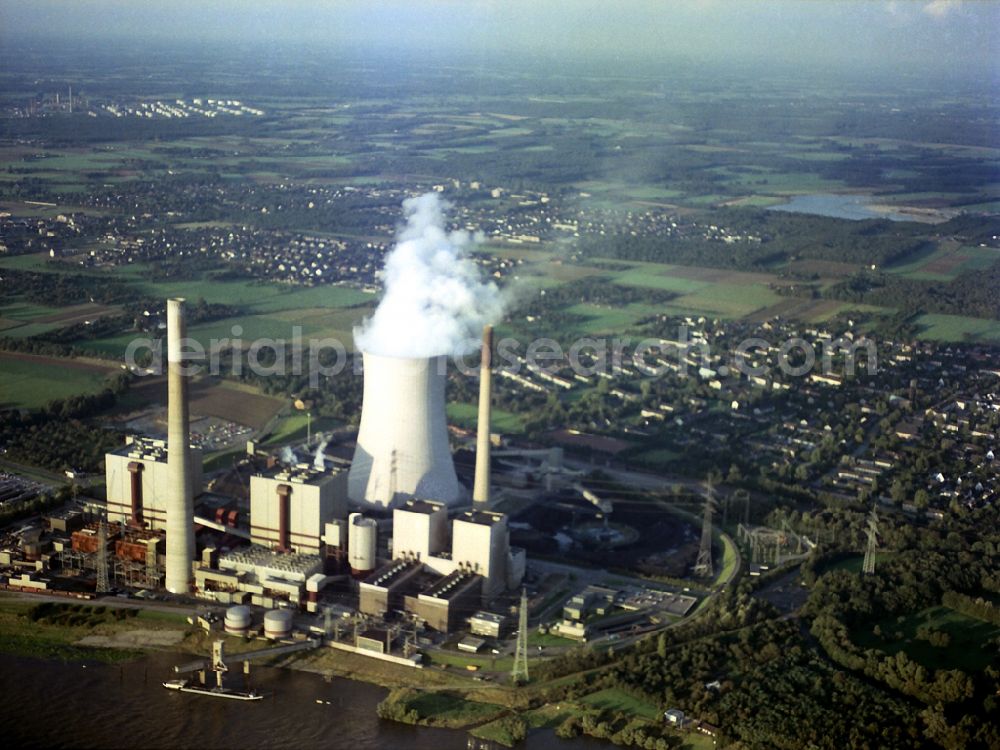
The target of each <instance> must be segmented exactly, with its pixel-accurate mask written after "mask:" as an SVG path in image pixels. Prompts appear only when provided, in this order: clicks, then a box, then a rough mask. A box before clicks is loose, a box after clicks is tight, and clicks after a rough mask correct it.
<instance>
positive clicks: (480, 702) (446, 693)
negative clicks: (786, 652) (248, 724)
mask: <svg viewBox="0 0 1000 750" xmlns="http://www.w3.org/2000/svg"><path fill="white" fill-rule="evenodd" d="M148 606H149V609H143V608H141V605H137V604H136V603H135V602H131V601H128V602H126V601H124V600H123V601H121V602H110V601H109V602H106V603H102V602H99V601H98V602H94V603H89V602H88V603H84V602H74V601H47V600H44V599H42V600H41V601H38V600H34V601H33V600H32V599H30V598H27V597H24V596H23V595H0V654H6V655H8V656H9V655H14V656H18V657H31V658H36V659H43V660H47V661H50V662H54V663H63V664H66V665H67V666H69V665H71V664H72V663H74V662H84V663H86V662H103V663H105V664H108V665H115V664H118V665H120V667H119V668H120V669H122V670H124V669H126V668H127V667H128V665H130V664H133V663H136V662H148V661H150V660H153V661H155V662H157V663H158V662H160V661H163V660H164V658H165V655H166V654H171V655H172V656H171V657H170V658H172V659H178V655H180V654H183V655H195V656H202V657H204V656H206V655H208V654H209V653H211V648H212V642H213V641H215V640H217V639H218V638H219V637H220V633H219V632H218V631H211V632H209V631H205V630H203V629H201V628H198V627H194V626H191V625H189V624H188V623H187V622H186V615H185V614H184V613H183V611H182V610H179V609H171V608H169V607H167V606H165V605H162V604H155V605H154V604H151V605H148ZM263 647H264V646H263V644H262V643H261V642H260V641H258V640H257V639H246V638H237V637H232V636H229V637H226V650H227V652H229V653H232V654H236V653H241V652H244V651H254V650H259V649H261V648H263ZM589 651H590V650H583V651H581V652H580V654H578V655H577V657H571V656H570V655H569V654H564V655H562V656H560V657H557V661H559V660H566V662H567V664H572V665H578V666H576V667H575V668H570V669H569V670H568V671H567V669H566V668H562V669H560V670H556V671H555V672H553V674H552V676H551V677H548V676H546V671H547V670H545V668H544V663H542V662H538V663H537V664H536V668H537V669H538V670H539V671H538V672H536V673H535V674H536V675H537V676H536V678H535V681H534V682H532V683H530V684H528V685H524V686H520V687H515V686H512V685H507V684H501V683H499V680H501V679H504V676H503V675H502V674H500V673H497V674H494V675H492V677H493V679H489V680H484V679H482V673H481V672H477V673H475V674H473V673H472V672H468V671H466V670H465V669H461V668H458V667H455V666H454V665H449V664H447V663H443V662H438V663H436V664H435V663H433V661H432V660H430V661H431V663H430V665H429V666H427V667H425V668H424V669H414V668H411V667H404V666H402V665H398V664H393V663H390V662H385V661H380V660H377V659H371V658H366V657H364V656H362V655H359V654H353V653H349V652H345V651H342V650H339V649H332V648H319V649H314V650H311V651H307V652H299V653H296V654H289V655H287V656H279V657H276V658H274V659H271V660H269V661H265V662H262V663H261V665H260V666H257V665H255V667H254V673H255V674H256V673H257V672H259V671H265V672H267V671H270V670H272V669H275V668H276V669H277V670H278V671H279V672H285V673H289V674H291V673H300V674H303V675H309V676H311V677H314V678H316V677H318V678H320V679H321V681H322V682H323V683H327V684H329V683H334V682H337V681H340V680H343V681H345V682H346V681H351V683H353V684H358V683H365V684H366V685H368V686H371V688H373V689H379V690H382V691H388V693H387V694H385V693H383V694H382V695H381V697H380V699H379V701H377V702H376V703H375V704H374V705H373V706H372V707H371V712H372V714H373V715H375V718H376V719H379V718H381V719H385V720H391V722H394V723H399V724H403V725H410V726H414V727H422V728H427V729H434V730H453V731H456V730H457V731H458V732H460V733H462V734H463V736H466V735H471V736H473V737H477V738H480V739H483V740H487V741H490V742H494V743H497V744H500V745H506V746H514V745H516V744H519V743H520V742H522V741H523V740H524V738H525V737H527V738H529V739H530V738H532V737H537V736H538V735H539V734H545V735H547V736H548V737H550V738H552V739H553V740H554V732H558V733H559V735H560V736H563V737H579V736H580V735H582V734H592V735H595V736H598V737H603V738H610V737H611V736H612V732H611V731H610V730H609V729H608V728H609V727H615V726H618V725H620V726H621V727H623V728H624V727H629V728H630V729H629V731H631V732H634V731H636V730H640V729H641V730H642V732H643V733H644V734H645V736H650V737H653V738H654V739H658V738H659V737H661V736H663V731H664V730H663V727H662V720H661V719H660V711H659V709H658V708H657V707H656V706H653V705H646V704H642V705H639V704H638V703H637V702H636V701H635V700H634V699H631V698H628V697H627V696H624V695H618V694H617V693H616V692H615V691H614V690H612V691H610V692H609V691H608V690H607V689H604V690H602V689H601V687H602V686H600V685H598V682H599V678H600V676H601V675H602V674H603V673H604V672H605V671H606V670H607V669H608V668H609V667H610V665H608V664H605V663H603V660H601V659H598V660H597V662H596V663H595V662H594V661H593V654H591V655H590V656H587V654H588V653H589ZM181 660H182V659H181ZM174 663H176V662H174ZM84 666H86V664H84ZM172 666H173V664H169V665H168V666H164V667H163V670H164V675H165V674H167V673H168V672H169V669H170V667H172ZM477 677H478V679H477ZM229 679H238V677H234V676H232V675H231V676H230V678H229ZM153 680H154V682H155V683H156V684H158V683H159V681H162V680H161V679H160V678H159V677H154V678H153ZM351 683H347V684H351ZM595 695H597V696H603V697H601V699H600V700H597V699H593V697H594V696H595ZM609 695H610V696H611V698H610V699H609V698H608V696H609ZM274 699H275V701H280V700H282V698H281V696H280V695H279V694H277V693H276V694H275V697H274ZM597 719H601V721H597ZM675 737H676V735H675ZM601 744H602V745H603V743H601ZM688 744H689V745H690V744H691V743H688ZM531 745H532V743H531V742H530V741H529V742H528V746H529V747H530V746H531ZM542 746H544V747H547V746H548V745H542ZM691 746H693V747H694V746H696V745H691Z"/></svg>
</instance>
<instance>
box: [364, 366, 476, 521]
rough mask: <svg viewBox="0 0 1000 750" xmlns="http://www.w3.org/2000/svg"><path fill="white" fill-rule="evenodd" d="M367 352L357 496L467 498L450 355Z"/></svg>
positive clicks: (390, 501)
mask: <svg viewBox="0 0 1000 750" xmlns="http://www.w3.org/2000/svg"><path fill="white" fill-rule="evenodd" d="M363 354H364V365H365V387H364V400H363V402H362V405H361V425H360V427H359V428H358V445H357V448H355V450H354V461H353V462H352V463H351V471H350V474H349V475H348V480H347V495H348V497H349V498H350V500H351V502H353V503H354V504H355V505H358V506H360V507H363V508H380V509H388V508H390V507H395V506H398V505H400V504H401V503H403V502H405V501H406V500H407V499H409V498H412V497H419V498H421V499H424V500H437V501H438V502H442V503H444V504H446V505H456V504H457V503H459V502H461V501H462V499H463V496H462V492H461V489H460V487H459V484H458V478H457V477H456V476H455V465H454V464H453V463H452V459H451V448H450V447H449V445H448V427H447V423H446V421H445V411H444V385H445V366H446V360H445V358H444V357H432V358H427V359H410V358H406V357H386V356H382V355H376V354H371V353H369V352H364V353H363Z"/></svg>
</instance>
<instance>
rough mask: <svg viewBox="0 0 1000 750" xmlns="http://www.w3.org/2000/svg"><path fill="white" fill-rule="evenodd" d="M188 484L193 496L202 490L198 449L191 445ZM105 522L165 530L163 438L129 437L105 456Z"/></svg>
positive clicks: (166, 480) (166, 484)
mask: <svg viewBox="0 0 1000 750" xmlns="http://www.w3.org/2000/svg"><path fill="white" fill-rule="evenodd" d="M190 451H191V471H190V472H189V473H188V483H189V485H190V491H191V495H192V497H194V496H197V495H200V494H201V492H202V469H201V450H200V449H197V448H193V447H192V448H190ZM104 466H105V469H104V477H105V481H106V483H107V492H108V521H111V522H118V523H123V524H127V525H130V526H137V527H145V528H148V529H153V530H160V531H162V530H164V529H166V527H167V501H168V498H169V496H170V479H169V477H168V470H167V444H166V442H165V441H163V440H152V439H149V438H142V437H135V438H128V439H127V442H126V444H125V445H124V446H122V447H121V448H119V449H118V450H116V451H113V452H111V453H107V454H105V456H104Z"/></svg>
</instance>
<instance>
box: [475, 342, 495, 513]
mask: <svg viewBox="0 0 1000 750" xmlns="http://www.w3.org/2000/svg"><path fill="white" fill-rule="evenodd" d="M492 366H493V326H485V327H484V328H483V356H482V362H481V363H480V365H479V417H478V419H477V421H476V480H475V483H474V484H473V487H472V504H473V506H475V507H486V506H488V505H489V504H490V416H491V414H492V411H493V373H492V370H491V368H492Z"/></svg>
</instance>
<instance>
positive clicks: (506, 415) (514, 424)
mask: <svg viewBox="0 0 1000 750" xmlns="http://www.w3.org/2000/svg"><path fill="white" fill-rule="evenodd" d="M447 409H448V420H449V421H450V422H452V423H454V424H457V425H458V426H460V427H466V428H468V429H475V427H476V419H477V418H478V416H479V407H478V406H477V405H476V404H464V403H459V402H457V401H451V402H449V403H448V407H447ZM490 431H491V432H498V433H502V434H508V435H510V434H517V433H521V432H524V422H523V421H522V420H521V417H520V416H518V415H517V414H514V413H512V412H509V411H504V410H503V409H497V408H496V407H493V410H492V412H491V413H490Z"/></svg>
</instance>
